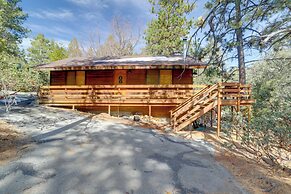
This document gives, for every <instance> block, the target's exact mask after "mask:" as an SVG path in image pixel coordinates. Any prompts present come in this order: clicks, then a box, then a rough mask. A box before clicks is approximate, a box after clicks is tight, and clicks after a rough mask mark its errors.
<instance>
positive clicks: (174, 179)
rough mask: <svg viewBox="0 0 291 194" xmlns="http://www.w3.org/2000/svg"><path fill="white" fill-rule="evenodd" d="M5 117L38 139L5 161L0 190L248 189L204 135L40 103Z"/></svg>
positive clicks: (152, 192) (152, 191) (0, 170)
mask: <svg viewBox="0 0 291 194" xmlns="http://www.w3.org/2000/svg"><path fill="white" fill-rule="evenodd" d="M0 111H1V108H0ZM0 119H3V120H5V121H7V122H10V123H12V124H14V125H16V126H17V127H18V128H19V130H21V131H22V132H25V134H26V136H27V137H31V139H32V140H33V141H34V143H33V146H32V148H31V149H30V150H29V151H27V152H26V153H25V154H23V155H22V156H21V157H20V158H18V159H15V160H14V161H11V162H10V163H9V164H7V165H5V166H1V167H0V193H11V194H14V193H51V194H56V193H70V194H71V193H72V194H73V193H98V194H99V193H100V194H103V193H123V194H126V193H128V194H132V193H142V194H146V193H149V194H155V193H165V194H166V193H245V191H244V190H243V189H242V188H241V187H240V186H239V185H238V183H236V182H235V181H234V180H233V177H232V176H231V175H230V174H229V173H228V172H227V171H226V170H225V169H224V168H223V167H222V166H221V165H219V164H218V163H217V162H216V161H215V160H214V157H213V150H212V148H211V146H210V145H208V144H207V143H204V142H203V141H188V140H187V141H186V140H183V139H180V138H178V137H173V136H170V135H163V134H159V133H158V132H156V131H154V130H151V129H142V128H137V127H132V126H126V125H122V124H116V123H113V122H105V121H100V120H93V119H92V118H91V117H90V116H89V115H88V114H82V113H78V112H73V111H66V110H60V109H51V108H45V107H42V106H34V107H26V108H14V110H12V112H11V113H9V114H6V113H5V114H4V113H3V111H2V112H0Z"/></svg>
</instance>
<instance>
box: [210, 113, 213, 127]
mask: <svg viewBox="0 0 291 194" xmlns="http://www.w3.org/2000/svg"><path fill="white" fill-rule="evenodd" d="M210 126H211V127H213V109H211V111H210Z"/></svg>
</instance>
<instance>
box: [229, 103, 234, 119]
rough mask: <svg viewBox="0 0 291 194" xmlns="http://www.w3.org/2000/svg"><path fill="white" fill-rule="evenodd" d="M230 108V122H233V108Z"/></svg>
mask: <svg viewBox="0 0 291 194" xmlns="http://www.w3.org/2000/svg"><path fill="white" fill-rule="evenodd" d="M230 108H231V122H233V120H234V117H233V109H234V107H233V106H230Z"/></svg>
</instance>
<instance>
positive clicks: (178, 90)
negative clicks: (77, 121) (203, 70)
mask: <svg viewBox="0 0 291 194" xmlns="http://www.w3.org/2000/svg"><path fill="white" fill-rule="evenodd" d="M204 87H206V85H86V86H44V87H42V88H41V89H40V91H39V99H40V103H41V104H47V105H50V106H73V105H74V106H82V107H86V106H108V105H112V106H129V105H130V106H149V105H151V106H176V105H178V104H180V103H182V102H183V101H184V100H185V99H187V98H189V97H191V96H192V95H193V94H195V93H196V92H198V91H199V90H201V89H203V88H204Z"/></svg>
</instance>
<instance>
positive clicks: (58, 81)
mask: <svg viewBox="0 0 291 194" xmlns="http://www.w3.org/2000/svg"><path fill="white" fill-rule="evenodd" d="M66 75H67V72H66V71H51V72H50V83H51V85H52V86H58V85H66Z"/></svg>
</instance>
